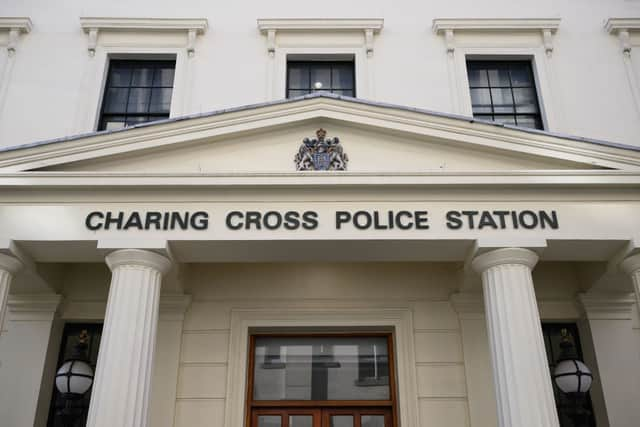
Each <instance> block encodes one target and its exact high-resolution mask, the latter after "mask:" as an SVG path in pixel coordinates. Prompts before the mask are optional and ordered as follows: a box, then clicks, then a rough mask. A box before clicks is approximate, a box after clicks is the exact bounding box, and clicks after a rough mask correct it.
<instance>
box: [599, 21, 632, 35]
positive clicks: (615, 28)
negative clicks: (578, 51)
mask: <svg viewBox="0 0 640 427" xmlns="http://www.w3.org/2000/svg"><path fill="white" fill-rule="evenodd" d="M604 27H605V29H606V30H607V32H608V33H609V34H616V33H618V32H619V31H621V30H627V31H640V18H609V19H607V23H606V24H605V26H604Z"/></svg>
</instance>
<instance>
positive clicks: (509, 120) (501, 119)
mask: <svg viewBox="0 0 640 427" xmlns="http://www.w3.org/2000/svg"><path fill="white" fill-rule="evenodd" d="M493 121H494V122H496V123H501V124H504V125H514V126H515V124H516V117H515V116H495V117H494V118H493Z"/></svg>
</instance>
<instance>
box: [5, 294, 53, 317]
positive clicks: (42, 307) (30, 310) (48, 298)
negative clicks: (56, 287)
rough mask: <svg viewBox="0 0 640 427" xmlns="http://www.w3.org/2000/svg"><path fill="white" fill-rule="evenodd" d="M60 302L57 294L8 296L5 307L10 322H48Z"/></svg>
mask: <svg viewBox="0 0 640 427" xmlns="http://www.w3.org/2000/svg"><path fill="white" fill-rule="evenodd" d="M62 300H63V298H62V295H58V294H24V295H23V294H13V295H9V300H8V301H7V307H8V309H9V313H10V319H11V320H17V321H28V320H43V321H50V320H51V319H53V315H54V314H55V313H56V311H57V310H58V308H59V307H60V303H61V302H62Z"/></svg>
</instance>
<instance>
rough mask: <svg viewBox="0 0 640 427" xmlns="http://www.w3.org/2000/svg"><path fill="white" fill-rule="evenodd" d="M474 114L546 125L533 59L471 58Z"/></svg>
mask: <svg viewBox="0 0 640 427" xmlns="http://www.w3.org/2000/svg"><path fill="white" fill-rule="evenodd" d="M467 74H468V77H469V91H470V93H471V106H472V110H473V117H476V118H478V119H484V120H492V121H495V122H498V123H504V124H510V125H515V126H520V127H526V128H533V129H543V124H542V116H541V114H540V105H539V103H538V95H537V91H536V84H535V79H534V77H533V70H532V68H531V62H530V61H484V60H482V61H480V60H468V61H467Z"/></svg>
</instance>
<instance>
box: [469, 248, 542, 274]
mask: <svg viewBox="0 0 640 427" xmlns="http://www.w3.org/2000/svg"><path fill="white" fill-rule="evenodd" d="M537 262H538V254H536V253H535V252H533V251H531V250H529V249H524V248H502V249H495V250H493V251H491V252H486V253H483V254H481V255H478V256H476V257H475V258H474V259H473V261H472V262H471V267H472V268H473V269H474V270H475V271H476V272H478V273H482V272H484V271H486V270H488V269H490V268H491V267H496V266H498V265H505V264H519V265H524V266H527V267H529V268H533V267H534V266H535V265H536V263H537Z"/></svg>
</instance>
